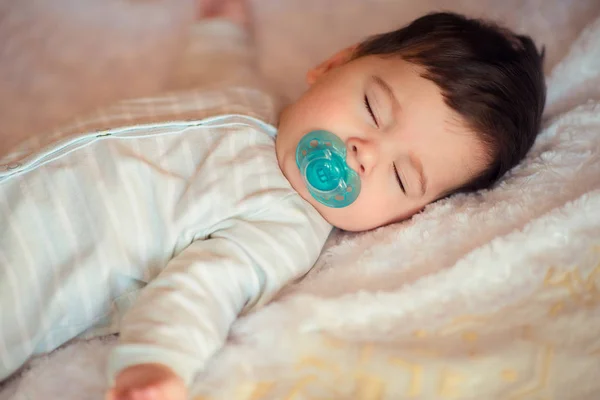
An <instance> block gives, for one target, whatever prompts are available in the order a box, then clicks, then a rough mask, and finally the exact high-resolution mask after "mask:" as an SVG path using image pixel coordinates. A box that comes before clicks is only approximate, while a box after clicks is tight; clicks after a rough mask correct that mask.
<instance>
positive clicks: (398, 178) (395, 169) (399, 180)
mask: <svg viewBox="0 0 600 400" xmlns="http://www.w3.org/2000/svg"><path fill="white" fill-rule="evenodd" d="M392 165H393V166H394V174H396V180H397V181H398V185H400V189H402V192H403V193H405V194H406V189H405V188H404V185H403V184H402V179H400V174H399V173H398V169H397V168H396V163H392Z"/></svg>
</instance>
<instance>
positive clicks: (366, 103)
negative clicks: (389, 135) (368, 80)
mask: <svg viewBox="0 0 600 400" xmlns="http://www.w3.org/2000/svg"><path fill="white" fill-rule="evenodd" d="M364 101H365V107H366V108H367V111H368V112H369V114H370V115H371V118H373V122H375V125H377V127H378V128H379V124H378V123H377V118H375V113H374V112H373V109H372V108H371V103H369V98H368V97H367V95H366V94H365V97H364Z"/></svg>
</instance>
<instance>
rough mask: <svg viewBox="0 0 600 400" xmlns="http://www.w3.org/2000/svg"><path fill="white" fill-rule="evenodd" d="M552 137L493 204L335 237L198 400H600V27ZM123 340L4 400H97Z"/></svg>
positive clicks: (37, 368) (243, 326)
mask: <svg viewBox="0 0 600 400" xmlns="http://www.w3.org/2000/svg"><path fill="white" fill-rule="evenodd" d="M548 87H549V96H548V105H547V113H546V122H545V128H544V130H543V132H542V134H541V135H540V137H539V139H538V141H537V142H536V145H535V147H534V149H533V150H532V151H531V153H530V154H529V155H528V157H527V159H526V161H525V162H524V163H523V164H522V166H520V167H518V168H517V169H515V170H514V171H513V172H512V173H511V174H510V175H509V176H507V177H506V178H505V179H504V180H503V182H502V183H501V184H499V185H498V186H497V187H496V188H494V189H493V190H490V191H485V192H482V193H479V194H473V195H461V196H455V197H453V198H451V199H447V200H444V201H442V202H439V203H437V204H434V205H432V206H430V207H428V208H427V209H426V210H425V211H424V212H423V213H421V214H419V215H417V216H416V217H414V218H413V219H412V220H410V221H408V222H405V223H402V224H397V225H395V226H390V227H386V228H382V229H379V230H377V231H373V232H369V233H364V234H357V235H350V234H344V233H336V234H334V235H333V236H332V238H331V240H330V242H329V243H328V246H327V248H326V250H325V251H324V253H323V255H322V257H321V258H320V260H319V262H318V264H317V266H316V268H315V269H314V270H313V271H312V272H311V273H310V274H309V275H308V277H307V278H305V279H304V280H302V281H301V282H299V283H297V284H295V285H292V286H290V287H289V288H287V290H285V291H284V292H283V293H282V294H281V296H280V297H279V298H278V299H277V300H276V301H274V302H273V303H272V304H270V305H269V306H267V307H265V308H264V309H262V310H259V311H258V312H256V313H253V314H250V315H247V316H245V317H243V318H241V319H240V320H239V321H238V322H237V323H236V324H235V326H234V328H233V330H232V334H231V337H230V339H229V341H228V343H227V345H226V346H225V348H224V349H223V350H222V351H221V352H220V353H219V354H218V355H217V356H216V357H215V358H214V360H213V361H212V363H211V364H210V365H209V366H208V368H207V371H206V372H205V373H204V374H203V375H201V376H199V377H198V379H197V384H196V386H195V388H194V389H195V392H196V393H197V394H198V397H197V399H198V400H199V399H214V400H216V399H228V400H230V399H240V400H242V399H243V400H245V399H248V400H250V399H252V400H259V399H260V400H274V399H297V400H300V399H317V398H318V399H334V398H335V399H400V398H406V399H413V398H414V399H471V398H472V399H542V398H544V399H552V398H555V399H570V400H577V399H597V398H599V397H600V380H598V376H600V19H598V20H596V21H595V22H593V23H592V24H590V25H589V26H588V27H587V28H586V30H585V31H584V32H583V33H582V34H581V36H580V37H579V38H578V39H577V40H576V41H575V43H574V44H573V45H572V46H571V47H570V50H569V52H568V54H567V55H566V56H565V57H564V58H563V59H562V61H560V62H559V63H558V65H557V66H556V68H554V70H553V72H552V74H551V76H550V78H549V80H548ZM113 341H114V339H113V338H108V339H97V340H92V341H89V342H78V343H74V344H71V345H69V346H66V347H65V348H64V349H61V350H59V351H56V352H55V353H53V354H52V355H50V356H48V357H43V358H41V359H39V360H36V361H35V362H34V363H33V365H32V367H31V368H30V369H29V370H27V371H25V372H24V374H23V375H22V376H21V377H19V379H15V380H13V381H12V382H9V384H8V386H6V387H5V388H4V389H3V390H2V392H0V399H2V400H5V399H14V400H16V399H59V398H60V399H62V400H76V399H100V398H102V393H103V390H104V384H105V382H104V379H103V366H104V360H105V357H106V354H107V352H108V350H109V348H110V345H111V343H112V342H113Z"/></svg>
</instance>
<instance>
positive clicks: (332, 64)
mask: <svg viewBox="0 0 600 400" xmlns="http://www.w3.org/2000/svg"><path fill="white" fill-rule="evenodd" d="M357 47H358V45H354V46H350V47H347V48H345V49H344V50H342V51H339V52H337V53H336V54H334V55H333V56H332V57H330V58H329V59H328V60H326V61H323V62H322V63H321V64H319V65H317V66H316V67H314V68H311V69H310V70H309V71H308V72H307V73H306V82H307V83H308V84H309V85H312V84H314V83H315V82H316V81H318V80H319V78H320V77H322V76H323V75H325V74H326V73H327V72H329V71H331V70H332V69H334V68H337V67H339V66H342V65H344V64H346V63H347V62H348V61H350V60H351V59H352V56H353V55H354V52H355V51H356V48H357Z"/></svg>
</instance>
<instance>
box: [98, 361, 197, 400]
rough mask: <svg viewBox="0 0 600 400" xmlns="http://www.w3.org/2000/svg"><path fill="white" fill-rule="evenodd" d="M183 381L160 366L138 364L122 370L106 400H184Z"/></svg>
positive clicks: (185, 396)
mask: <svg viewBox="0 0 600 400" xmlns="http://www.w3.org/2000/svg"><path fill="white" fill-rule="evenodd" d="M186 399H187V390H186V388H185V384H184V382H183V380H182V379H181V378H180V377H179V376H177V375H175V373H173V371H172V370H171V369H169V368H167V367H165V366H164V365H160V364H140V365H135V366H133V367H129V368H126V369H124V370H123V371H121V372H120V373H119V375H118V376H117V380H116V382H115V387H114V388H112V389H110V390H109V391H108V393H106V400H186Z"/></svg>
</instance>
